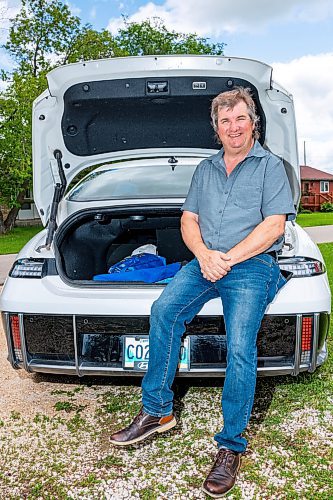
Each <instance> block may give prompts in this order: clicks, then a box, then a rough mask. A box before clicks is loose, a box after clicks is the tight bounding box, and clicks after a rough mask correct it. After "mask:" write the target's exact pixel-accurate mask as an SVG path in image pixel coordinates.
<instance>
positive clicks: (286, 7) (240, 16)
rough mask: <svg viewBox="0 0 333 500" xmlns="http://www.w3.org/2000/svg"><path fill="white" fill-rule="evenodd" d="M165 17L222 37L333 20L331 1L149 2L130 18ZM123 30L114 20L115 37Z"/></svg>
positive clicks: (171, 23) (173, 25)
mask: <svg viewBox="0 0 333 500" xmlns="http://www.w3.org/2000/svg"><path fill="white" fill-rule="evenodd" d="M154 16H158V17H161V18H162V19H163V20H164V21H165V23H166V25H167V26H168V28H169V29H175V30H176V31H182V32H189V31H191V32H196V33H197V34H199V35H208V36H212V35H214V36H220V35H221V34H223V33H235V32H238V33H241V32H242V33H254V32H257V31H258V29H259V30H265V29H266V28H267V27H268V26H269V24H270V23H271V22H272V21H282V22H286V21H288V20H294V21H295V20H299V21H302V22H318V21H320V20H325V19H327V18H328V17H331V16H333V3H332V2H331V0H317V1H316V2H313V0H280V1H279V2H267V0H254V1H252V2H249V1H248V0H233V1H232V2H231V1H226V0H222V1H221V0H205V1H204V2H203V1H202V0H187V1H186V2H179V0H165V2H164V3H163V4H162V5H158V4H155V3H154V2H148V3H146V4H145V5H142V6H141V7H140V8H139V9H138V11H137V12H136V13H134V14H133V15H131V16H130V17H129V20H130V21H142V20H144V19H147V18H148V17H154ZM120 26H122V19H121V18H120V17H119V18H113V19H111V20H110V22H109V25H108V29H109V30H110V31H112V32H113V33H114V32H116V31H117V29H118V28H119V27H120Z"/></svg>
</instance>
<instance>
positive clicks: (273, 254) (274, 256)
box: [265, 250, 278, 260]
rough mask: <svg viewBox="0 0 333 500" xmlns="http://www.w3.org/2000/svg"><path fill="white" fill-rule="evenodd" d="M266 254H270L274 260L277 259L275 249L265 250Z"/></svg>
mask: <svg viewBox="0 0 333 500" xmlns="http://www.w3.org/2000/svg"><path fill="white" fill-rule="evenodd" d="M265 253H267V255H271V256H272V257H273V258H274V259H275V260H278V254H277V252H276V251H275V250H272V251H271V252H265Z"/></svg>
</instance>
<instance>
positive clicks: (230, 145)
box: [217, 101, 254, 154]
mask: <svg viewBox="0 0 333 500" xmlns="http://www.w3.org/2000/svg"><path fill="white" fill-rule="evenodd" d="M217 125H218V126H217V133H218V136H219V138H220V140H221V142H222V144H223V147H224V150H225V152H226V153H233V154H234V153H237V152H244V153H247V152H248V151H249V150H250V149H251V147H252V144H253V136H252V134H253V129H254V124H253V123H252V121H251V119H250V117H249V113H248V110H247V106H246V104H245V102H244V101H240V102H239V103H238V104H236V106H235V107H234V108H233V109H231V108H220V109H219V110H218V114H217Z"/></svg>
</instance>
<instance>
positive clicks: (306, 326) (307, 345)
mask: <svg viewBox="0 0 333 500" xmlns="http://www.w3.org/2000/svg"><path fill="white" fill-rule="evenodd" d="M312 325H313V317H312V316H303V319H302V344H301V349H302V351H311V347H312V331H313V329H312Z"/></svg>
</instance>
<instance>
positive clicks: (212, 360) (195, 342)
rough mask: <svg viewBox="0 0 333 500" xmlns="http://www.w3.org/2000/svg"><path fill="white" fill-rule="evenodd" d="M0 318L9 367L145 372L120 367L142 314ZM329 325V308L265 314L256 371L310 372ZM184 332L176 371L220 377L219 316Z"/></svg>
mask: <svg viewBox="0 0 333 500" xmlns="http://www.w3.org/2000/svg"><path fill="white" fill-rule="evenodd" d="M13 318H15V325H16V328H17V331H16V339H15V338H14V337H15V332H13ZM3 322H4V326H5V331H6V337H7V344H8V353H9V355H8V358H9V361H10V363H11V364H12V366H13V367H14V368H24V369H25V370H27V371H28V372H39V373H54V374H68V375H76V376H79V377H82V376H89V375H94V376H96V375H101V376H117V377H118V376H140V375H141V376H142V375H143V374H144V371H134V370H133V369H128V368H125V367H124V366H123V342H122V341H123V338H124V336H125V335H138V336H139V335H142V334H143V335H146V334H147V333H148V326H149V317H147V316H142V317H123V316H122V317H115V316H113V317H111V316H109V317H107V316H103V317H101V316H76V315H70V316H69V315H68V316H65V315H57V316H54V315H41V314H38V315H32V314H13V313H3ZM328 328H329V313H328V312H318V313H313V314H307V315H305V314H296V315H266V316H265V318H264V320H263V323H262V326H261V329H260V331H259V335H258V369H257V371H258V375H259V376H277V375H298V374H299V373H300V372H304V371H308V372H313V371H314V370H315V369H316V368H317V367H318V366H320V365H321V364H322V363H323V362H324V361H325V360H326V358H327V350H326V337H327V333H328ZM185 335H186V336H187V337H188V338H190V346H191V355H190V362H189V365H188V369H186V370H182V371H178V372H177V376H178V377H223V376H224V375H225V371H226V359H225V358H226V349H225V331H224V324H223V318H222V316H214V317H213V316H197V317H196V318H195V320H194V321H193V322H192V323H191V324H190V325H188V329H187V332H186V334H185ZM87 342H88V344H89V345H88V349H87V348H86V344H87ZM83 346H85V347H83ZM17 347H19V349H17Z"/></svg>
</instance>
